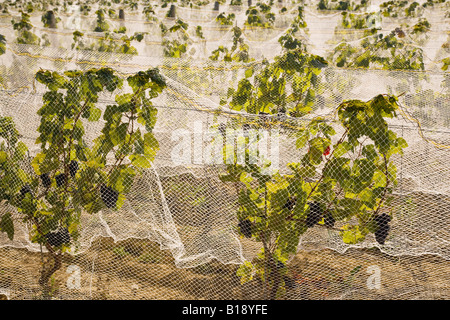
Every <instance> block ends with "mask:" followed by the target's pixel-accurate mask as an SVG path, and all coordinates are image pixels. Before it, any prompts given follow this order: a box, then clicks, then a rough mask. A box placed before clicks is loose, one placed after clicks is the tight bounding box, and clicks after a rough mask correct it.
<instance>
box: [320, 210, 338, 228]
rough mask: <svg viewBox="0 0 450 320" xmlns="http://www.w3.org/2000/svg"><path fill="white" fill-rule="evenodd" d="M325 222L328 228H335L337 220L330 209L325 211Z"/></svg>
mask: <svg viewBox="0 0 450 320" xmlns="http://www.w3.org/2000/svg"><path fill="white" fill-rule="evenodd" d="M323 222H324V223H325V226H326V227H327V228H333V227H334V224H335V222H336V220H335V219H334V217H333V215H332V214H331V212H330V211H327V212H326V213H325V217H324V218H323Z"/></svg>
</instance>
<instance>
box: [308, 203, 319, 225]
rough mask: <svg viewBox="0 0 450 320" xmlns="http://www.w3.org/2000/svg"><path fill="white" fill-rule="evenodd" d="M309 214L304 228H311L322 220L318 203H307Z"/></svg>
mask: <svg viewBox="0 0 450 320" xmlns="http://www.w3.org/2000/svg"><path fill="white" fill-rule="evenodd" d="M308 204H309V212H308V215H307V216H306V226H307V227H308V228H311V227H313V226H314V225H315V224H317V223H318V222H319V221H320V219H321V218H322V209H321V207H320V203H319V202H309V203H308Z"/></svg>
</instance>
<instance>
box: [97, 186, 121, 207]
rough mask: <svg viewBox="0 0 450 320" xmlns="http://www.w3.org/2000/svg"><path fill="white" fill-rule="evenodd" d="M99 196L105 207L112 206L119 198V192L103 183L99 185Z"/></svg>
mask: <svg viewBox="0 0 450 320" xmlns="http://www.w3.org/2000/svg"><path fill="white" fill-rule="evenodd" d="M100 196H101V197H102V200H103V203H104V204H105V206H106V207H107V208H114V207H115V206H116V203H117V200H118V199H119V193H118V192H117V191H116V190H114V189H113V188H111V187H107V186H105V185H104V184H102V185H101V187H100Z"/></svg>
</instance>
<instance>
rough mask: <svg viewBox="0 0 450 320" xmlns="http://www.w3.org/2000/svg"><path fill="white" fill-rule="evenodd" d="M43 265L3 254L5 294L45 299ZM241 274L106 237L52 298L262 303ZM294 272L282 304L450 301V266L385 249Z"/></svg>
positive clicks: (299, 259) (328, 258) (295, 264)
mask: <svg viewBox="0 0 450 320" xmlns="http://www.w3.org/2000/svg"><path fill="white" fill-rule="evenodd" d="M42 262H44V264H46V258H45V257H41V254H40V253H39V252H38V253H36V252H29V251H28V250H25V249H15V248H2V249H0V295H1V294H4V295H6V296H7V297H8V298H9V299H39V298H40V287H39V286H38V284H37V279H38V278H39V274H40V270H41V266H42ZM237 268H238V266H237V265H225V264H222V263H220V262H218V261H211V262H210V263H207V264H205V265H201V266H198V267H196V268H191V269H182V268H177V267H176V266H175V263H174V259H173V258H172V256H171V254H170V252H168V251H164V250H160V248H159V245H158V244H157V243H154V242H150V241H145V240H135V239H129V240H126V241H122V242H117V243H114V241H113V240H112V239H110V238H99V239H97V241H95V242H94V243H93V245H92V247H91V248H90V249H89V250H88V251H87V252H85V253H83V254H80V255H77V256H65V257H64V263H63V266H62V268H61V269H60V270H58V271H57V272H56V273H55V275H54V278H53V280H52V288H53V292H52V297H53V299H102V300H106V299H115V300H117V299H148V300H149V299H157V300H158V299H164V300H171V299H176V300H181V299H195V300H202V299H208V300H210V299H260V298H262V297H261V296H260V295H259V294H260V293H261V292H262V290H261V288H260V286H259V282H258V281H256V280H254V281H251V282H249V283H246V284H244V285H241V284H240V278H239V277H238V276H236V270H237ZM288 269H289V276H290V278H291V279H293V280H294V285H293V286H292V287H291V288H290V289H287V290H286V293H285V295H283V297H281V298H282V299H358V300H360V299H389V300H391V299H449V298H450V263H449V262H448V261H446V260H444V259H441V258H439V257H436V256H420V257H411V256H402V257H391V256H388V255H386V254H383V253H381V252H380V251H379V250H378V249H364V250H348V251H347V252H346V253H345V254H340V253H337V252H335V251H331V250H320V251H311V252H299V253H298V254H297V255H296V256H295V257H294V258H293V259H292V260H291V261H290V262H289V264H288ZM73 270H79V273H76V272H75V273H74V272H73ZM74 275H75V276H74ZM374 277H375V278H374ZM74 279H75V280H74ZM76 279H78V280H76ZM374 279H375V280H374ZM377 279H378V280H379V282H377ZM77 281H79V282H78V283H77ZM377 284H378V285H379V286H377Z"/></svg>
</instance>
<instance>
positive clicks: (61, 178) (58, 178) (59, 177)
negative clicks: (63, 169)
mask: <svg viewBox="0 0 450 320" xmlns="http://www.w3.org/2000/svg"><path fill="white" fill-rule="evenodd" d="M55 180H56V186H57V187H62V186H63V185H64V184H65V183H66V181H67V176H66V175H65V174H64V173H60V174H58V175H56V176H55Z"/></svg>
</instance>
